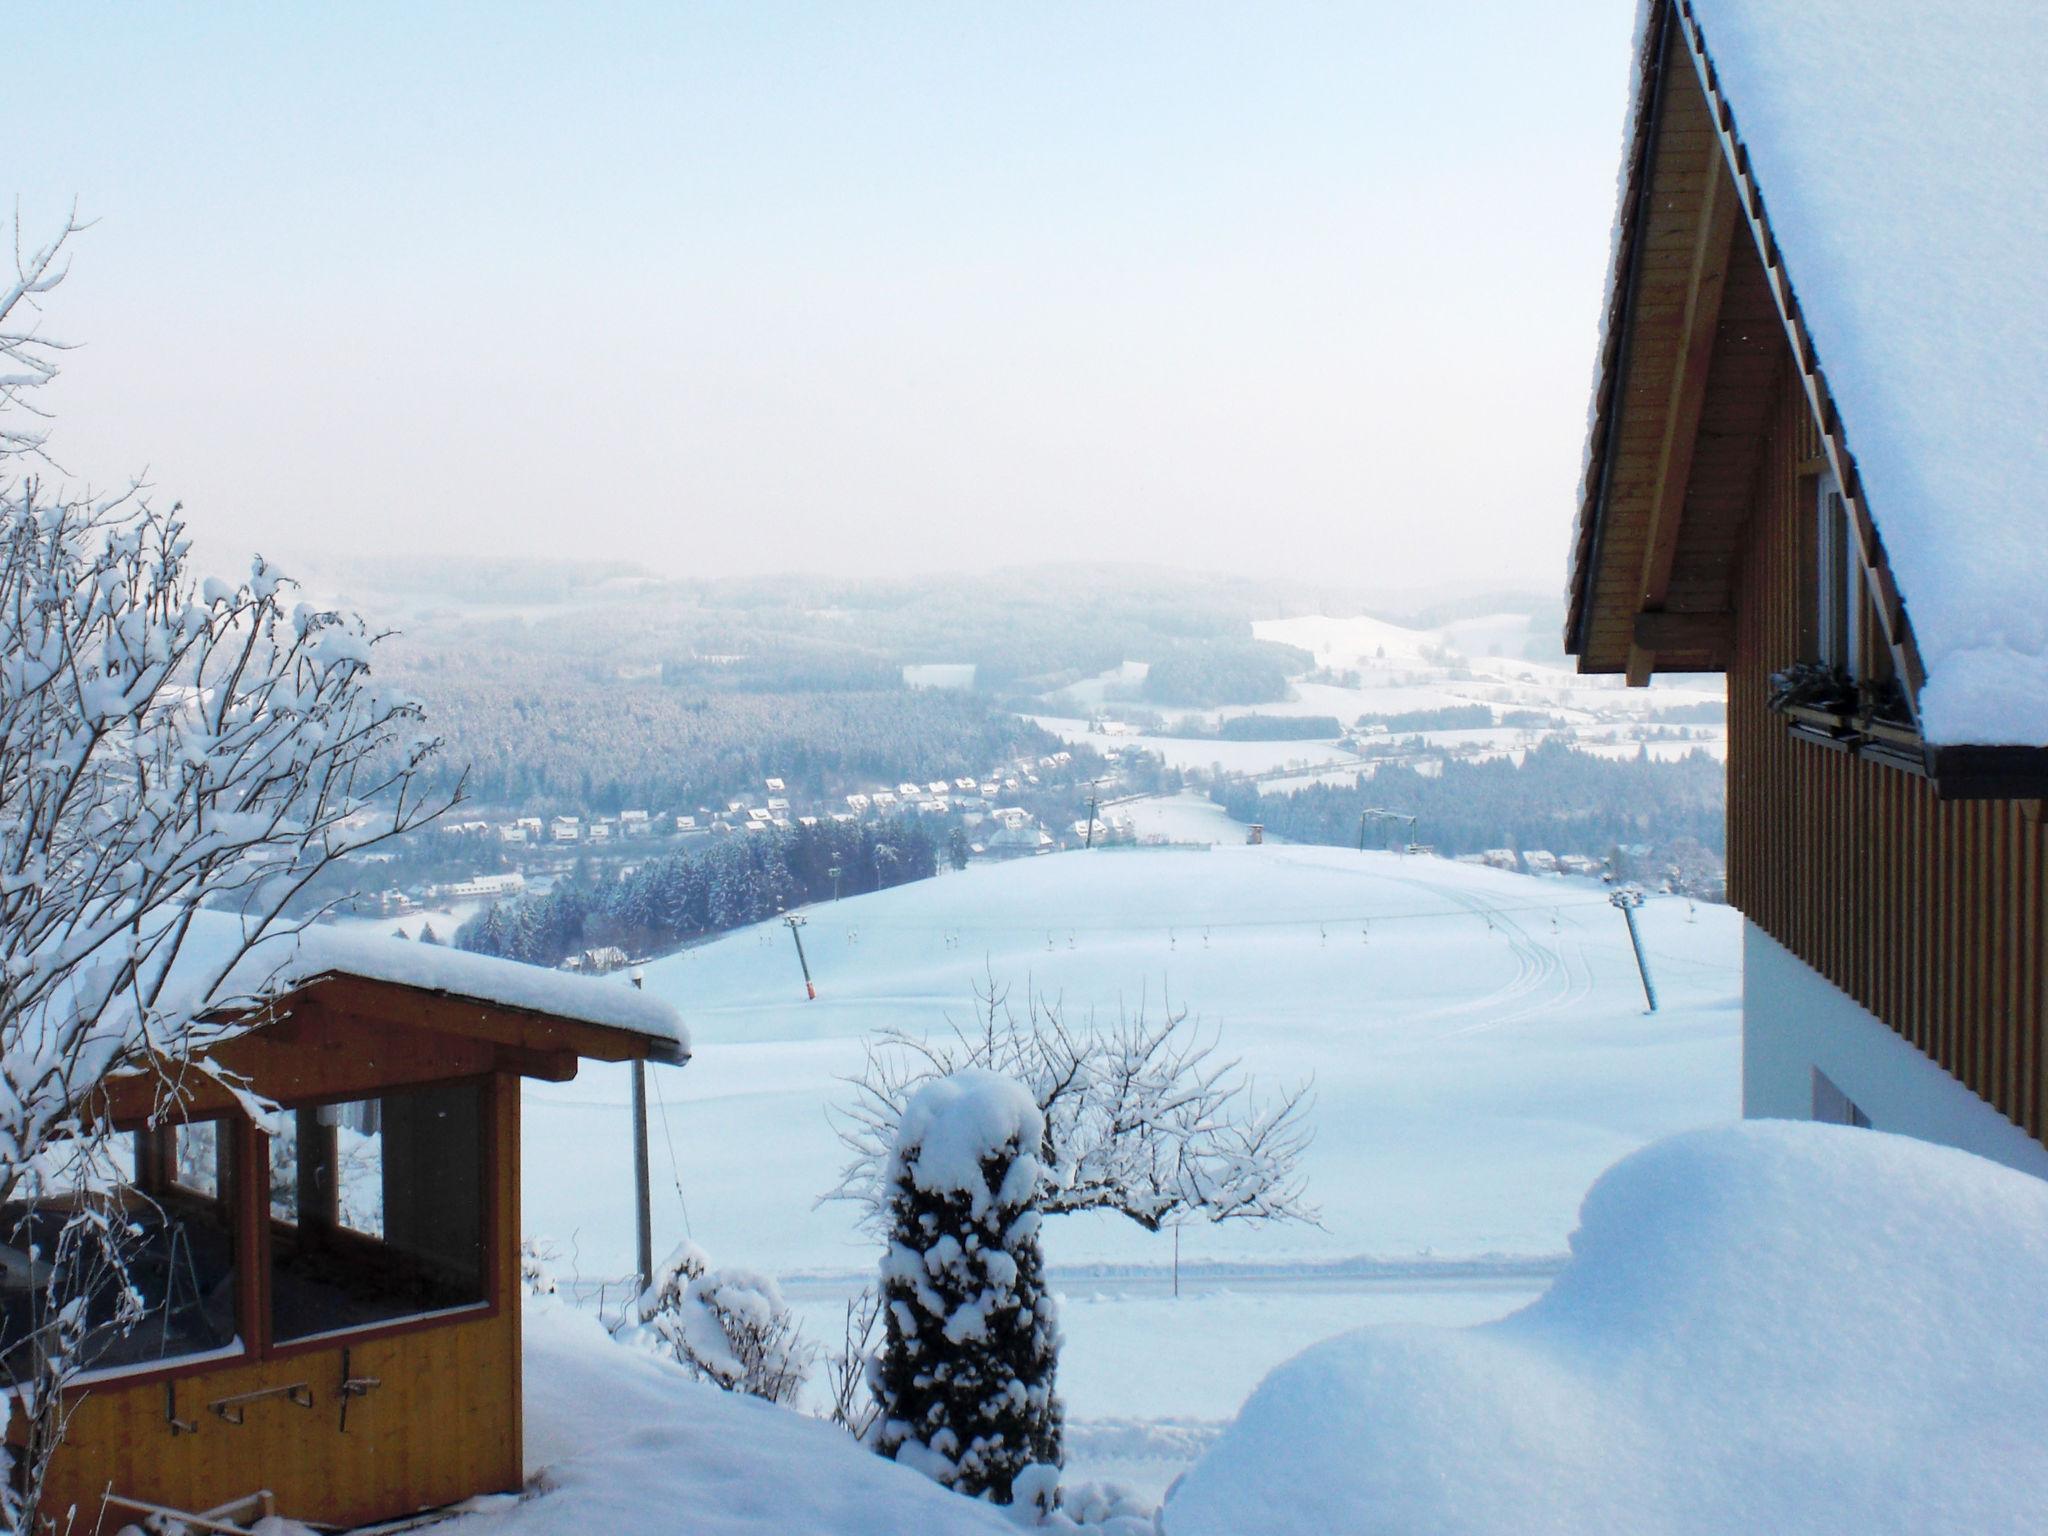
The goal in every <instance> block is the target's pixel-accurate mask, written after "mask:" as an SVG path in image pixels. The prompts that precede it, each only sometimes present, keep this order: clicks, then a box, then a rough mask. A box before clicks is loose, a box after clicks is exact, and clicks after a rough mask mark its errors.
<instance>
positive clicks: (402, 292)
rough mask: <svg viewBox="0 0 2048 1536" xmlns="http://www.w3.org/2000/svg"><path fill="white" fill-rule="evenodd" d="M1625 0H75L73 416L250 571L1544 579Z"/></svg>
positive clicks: (49, 185)
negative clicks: (630, 567)
mask: <svg viewBox="0 0 2048 1536" xmlns="http://www.w3.org/2000/svg"><path fill="white" fill-rule="evenodd" d="M1632 9H1633V7H1632V5H1631V4H1630V3H1629V0H1598V3H1594V0H1588V3H1585V4H1581V5H1577V6H1572V7H1568V8H1551V9H1548V10H1543V11H1540V12H1538V11H1532V10H1531V9H1530V8H1528V7H1516V6H1509V5H1505V4H1482V5H1475V6H1468V7H1460V8H1455V9H1454V10H1446V11H1445V12H1444V13H1443V14H1423V13H1421V12H1420V11H1419V10H1417V9H1416V8H1409V7H1395V6H1379V5H1373V6H1363V7H1359V8H1356V9H1337V8H1328V7H1323V6H1316V5H1307V4H1300V5H1283V6H1274V7H1261V8H1258V9H1257V10H1256V11H1253V10H1249V9H1246V10H1237V9H1231V8H1223V7H1212V6H1193V7H1166V6H1163V5H1131V6H1124V7H1117V8H1100V7H1088V6H1082V5H1078V4H1075V5H1057V6H1046V7H1034V8H1032V9H1030V10H1028V11H1023V10H1019V11H993V10H991V11H977V12H971V13H966V12H941V11H936V10H929V9H925V8H921V7H914V6H904V5H886V6H876V7H868V8H863V9H861V10H859V11H844V10H838V9H824V8H812V7H794V6H773V5H769V6H758V7H749V8H746V9H744V10H742V9H730V10H726V9H713V8H710V7H701V6H691V7H683V8H676V9H670V8H666V7H658V6H651V5H631V4H626V5H618V6H612V7H607V8H605V9H603V10H602V11H598V12H583V11H578V12H574V13H566V12H554V13H551V12H549V11H547V10H544V9H541V8H534V7H507V8H492V9H490V10H488V11H466V10H435V11H431V12H426V13H418V14H415V13H414V12H412V11H409V10H400V9H398V8H396V7H390V6H368V7H360V8H355V9H352V10H350V11H348V12H347V13H323V14H319V15H312V14H307V13H296V12H286V11H273V10H269V9H264V8H259V7H221V8H206V9H203V10H201V9H197V8H192V9H173V8H157V9H152V10H147V11H132V12H120V13H113V12H106V13H96V14H93V15H90V16H83V17H81V16H80V15H79V14H78V13H75V12H74V13H65V12H58V11H50V12H46V13H44V14H42V15H40V16H36V17H30V18H26V19H23V20H21V21H18V22H17V24H16V27H15V28H14V29H13V32H12V34H11V35H12V37H13V40H14V41H15V43H16V49H17V72H18V75H19V77H20V78H22V79H24V80H33V81H35V82H36V86H35V88H34V90H33V92H32V93H30V100H29V101H28V102H27V103H25V105H27V106H28V107H30V108H32V110H26V111H23V112H22V113H21V116H22V117H23V118H24V119H25V121H23V122H22V123H21V124H20V125H19V128H18V131H17V139H16V149H17V165H18V166H19V167H20V169H19V170H18V172H17V175H18V176H19V177H21V178H22V179H21V180H20V181H19V182H18V185H17V190H18V194H19V209H20V218H21V222H22V225H23V238H24V241H25V242H26V243H30V244H34V243H38V242H39V241H40V240H41V239H43V238H45V237H46V236H47V234H48V233H49V232H50V231H52V230H53V229H54V228H55V227H57V226H58V225H59V224H60V223H61V221H62V219H63V217H64V214H65V213H66V211H67V210H68V208H69V207H70V206H71V203H72V200H73V199H74V198H76V199H77V202H78V206H79V208H80V211H81V213H82V215H83V216H85V217H87V218H90V219H95V220H97V223H96V225H95V227H94V228H93V229H91V230H90V231H88V232H87V233H85V234H84V235H82V236H80V237H79V238H78V239H77V241H76V245H75V250H74V253H73V261H74V266H73V275H72V277H71V279H70V280H69V281H68V282H67V283H66V284H65V285H64V286H63V287H62V288H61V289H59V290H58V291H57V292H56V293H54V294H53V295H51V296H50V298H49V300H48V302H47V304H46V311H47V314H48V320H47V330H48V332H49V333H50V334H51V335H54V336H57V337H60V338H62V339H64V340H67V341H72V342H77V343H80V346H79V348H78V350H76V351H74V352H72V353H71V354H69V356H68V357H67V358H66V359H65V361H64V374H63V377H62V379H61V380H60V381H59V383H58V384H57V385H56V386H55V387H54V388H53V389H52V390H51V391H49V401H48V403H49V404H50V406H51V407H52V408H53V409H54V410H55V411H56V412H57V415H58V419H57V421H56V423H55V435H54V437H53V439H52V448H53V451H54V453H55V456H56V457H57V459H58V460H59V461H60V462H61V463H62V464H63V465H64V467H65V468H66V469H68V470H70V471H73V472H74V473H76V474H78V475H80V476H83V477H88V478H90V479H92V480H94V481H95V482H98V483H102V484H105V483H111V482H117V481H119V480H122V479H124V478H126V477H127V476H128V475H129V474H132V473H135V472H138V471H141V470H144V469H147V470H148V472H149V477H150V479H151V481H152V482H153V483H154V484H155V486H156V487H157V490H158V494H159V496H160V498H161V499H162V500H163V501H165V502H168V501H170V500H174V499H175V500H182V501H183V502H185V504H186V506H187V508H188V515H189V517H190V519H191V521H192V524H193V528H194V531H195V534H196V536H197V539H198V542H199V545H200V550H201V554H202V557H203V558H204V559H205V560H206V561H207V563H209V564H212V565H216V566H219V565H224V564H229V563H232V562H233V561H235V560H237V559H239V558H240V557H241V556H242V555H244V554H246V553H247V552H248V551H250V550H255V549H261V550H263V551H265V552H267V553H273V554H276V555H278V556H280V557H281V558H283V559H285V560H286V561H287V562H288V563H289V562H292V561H300V562H304V561H305V560H307V559H308V558H314V559H317V558H320V557H324V556H340V555H345V554H350V553H355V552H360V551H365V550H368V551H372V552H375V553H378V554H384V555H389V554H393V553H403V552H405V551H407V550H413V551H417V552H420V553H434V554H447V555H457V554H470V553H477V552H489V553H492V554H504V555H518V556H528V557H536V558H564V559H567V558H575V559H594V560H606V559H626V560H633V561H636V562H639V563H641V564H644V565H646V566H648V567H650V568H652V569H654V570H656V571H659V572H663V573H665V574H673V575H682V576H705V577H715V576H724V575H766V574H774V573H778V572H784V571H797V572H802V571H812V572H830V573H833V574H843V575H853V576H858V575H889V574H911V573H936V572H950V571H971V570H985V569H991V568H996V567H1002V566H1008V565H1016V564H1027V563H1044V562H1045V561H1048V560H1051V559H1055V558H1060V557H1062V556H1070V557H1071V558H1073V559H1076V560H1080V561H1088V562H1096V561H1106V562H1130V561H1153V562H1159V563H1166V564H1174V565H1184V566H1187V567H1190V568H1195V569H1213V570H1217V571H1225V572H1231V573H1235V574H1239V575H1251V576H1258V577H1268V576H1270V577H1274V578H1277V579H1284V580H1292V581H1303V582H1309V583H1315V582H1318V581H1325V582H1329V583H1330V584H1332V585H1341V586H1345V587H1372V588H1383V589H1385V590H1389V591H1398V590H1403V589H1409V588H1422V587H1429V586H1434V585H1441V584H1443V583H1474V584H1478V585H1482V586H1483V585H1488V584H1504V585H1512V586H1520V587H1528V588H1533V589H1539V590H1540V589H1541V588H1542V587H1544V586H1545V585H1547V584H1549V583H1551V582H1561V580H1562V576H1563V562H1564V554H1565V544H1566V537H1567V532H1568V528H1569V524H1570V518H1571V514H1572V510H1573V505H1574V499H1575V494H1576V490H1577V479H1578V468H1579V463H1580V451H1581V445H1582V436H1583V430H1584V428H1583V423H1584V415H1585V396H1586V390H1587V387H1588V381H1589V379H1590V375H1591V368H1592V360H1593V348H1594V342H1595V336H1596V330H1597V319H1598V310H1599V304H1600V292H1599V286H1600V278H1601V274H1602V271H1603V269H1604V263H1605V260H1606V254H1607V240H1608V226H1609V221H1610V217H1611V213H1612V202H1613V188H1614V175H1615V168H1616V164H1617V162H1618V159H1619V155H1620V141H1621V116H1622V110H1623V104H1624V91H1625V85H1626V72H1627V51H1628V45H1629V31H1630V24H1629V21H1630V12H1631V10H1632ZM173 80H175V81H179V82H181V87H180V89H179V90H178V92H177V93H176V94H174V95H173V94H167V93H166V92H165V91H164V90H163V88H162V86H163V82H166V81H173Z"/></svg>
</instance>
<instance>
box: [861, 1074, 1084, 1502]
mask: <svg viewBox="0 0 2048 1536" xmlns="http://www.w3.org/2000/svg"><path fill="white" fill-rule="evenodd" d="M1044 1134H1045V1121H1044V1117H1043V1116H1042V1115H1041V1114H1040V1113H1039V1109H1038V1106H1037V1104H1036V1103H1035V1102H1034V1101H1033V1100H1032V1097H1031V1095H1030V1094H1029V1093H1027V1092H1026V1091H1025V1090H1024V1089H1023V1088H1022V1087H1021V1086H1019V1085H1018V1084H1017V1083H1015V1082H1013V1081H1012V1080H1011V1079H1009V1078H1006V1077H1002V1076H999V1075H998V1074H996V1073H993V1072H988V1071H983V1070H981V1069H979V1068H970V1069H968V1070H966V1071H962V1072H957V1073H955V1074H953V1075H952V1076H951V1077H945V1078H939V1079H937V1080H935V1081H933V1082H930V1083H927V1084H926V1085H925V1086H924V1087H923V1088H921V1089H919V1090H918V1092H917V1093H916V1094H915V1095H914V1096H913V1097H912V1098H911V1100H910V1102H909V1104H908V1105H907V1106H906V1107H905V1109H904V1114H903V1119H902V1123H901V1127H900V1130H899V1133H898V1136H897V1140H896V1147H895V1152H894V1154H893V1155H892V1157H891V1158H890V1166H889V1186H890V1194H889V1214H890V1221H891V1231H890V1240H889V1249H888V1253H887V1254H886V1255H885V1257H884V1258H883V1260H882V1304H883V1316H884V1319H885V1328H886V1335H885V1339H884V1342H883V1346H882V1353H881V1355H880V1356H879V1358H878V1359H877V1361H876V1363H875V1367H874V1375H873V1383H874V1389H875V1396H876V1399H877V1401H878V1403H879V1405H880V1409H881V1418H880V1421H879V1422H878V1424H877V1426H876V1429H875V1447H876V1449H877V1450H879V1451H880V1452H881V1453H882V1454H883V1455H885V1456H889V1457H892V1458H893V1459H895V1460H897V1461H900V1462H902V1463H903V1464H904V1465H906V1466H911V1467H915V1468H916V1469H917V1470H919V1471H921V1472H924V1473H925V1474H926V1475H928V1476H930V1477H931V1478H933V1479H934V1480H935V1481H937V1482H940V1483H943V1484H945V1485H946V1486H948V1487H950V1488H954V1489H957V1490H958V1491H959V1492H961V1493H966V1494H970V1495H974V1496H977V1497H986V1498H988V1499H990V1500H991V1501H993V1502H995V1503H998V1504H1007V1503H1009V1502H1010V1500H1011V1497H1012V1490H1013V1485H1014V1484H1015V1483H1016V1481H1017V1479H1018V1476H1019V1474H1021V1473H1023V1472H1024V1470H1025V1469H1026V1468H1028V1467H1032V1466H1043V1465H1057V1464H1058V1462H1059V1460H1060V1427H1061V1419H1062V1413H1061V1409H1060V1403H1059V1399H1058V1398H1057V1396H1055V1394H1054V1391H1053V1373H1054V1369H1055V1367H1056V1366H1057V1364H1058V1358H1059V1344H1060V1337H1059V1326H1058V1320H1057V1318H1056V1316H1055V1313H1054V1310H1053V1302H1052V1298H1051V1296H1050V1295H1049V1294H1048V1293H1047V1291H1046V1289H1045V1260H1044V1256H1043V1254H1042V1252H1041V1251H1040V1248H1039V1242H1038V1228H1039V1212H1038V1188H1039V1184H1040V1179H1041V1173H1042V1170H1041V1168H1040V1165H1039V1159H1038V1148H1039V1144H1040V1142H1041V1140H1042V1139H1043V1137H1044Z"/></svg>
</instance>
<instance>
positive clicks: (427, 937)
mask: <svg viewBox="0 0 2048 1536" xmlns="http://www.w3.org/2000/svg"><path fill="white" fill-rule="evenodd" d="M420 942H421V943H422V944H439V943H440V942H441V935H439V934H438V933H436V932H434V925H433V924H432V923H421V924H420Z"/></svg>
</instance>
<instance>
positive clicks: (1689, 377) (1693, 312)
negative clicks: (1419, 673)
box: [1628, 138, 1740, 688]
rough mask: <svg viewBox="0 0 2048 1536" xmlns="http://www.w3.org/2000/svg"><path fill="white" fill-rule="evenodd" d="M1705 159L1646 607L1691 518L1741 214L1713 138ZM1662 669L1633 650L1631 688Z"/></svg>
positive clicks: (1666, 589) (1648, 545) (1667, 573)
mask: <svg viewBox="0 0 2048 1536" xmlns="http://www.w3.org/2000/svg"><path fill="white" fill-rule="evenodd" d="M1701 158H1702V162H1703V164H1702V172H1703V180H1704V182H1705V188H1706V190H1705V193H1704V194H1703V197H1702V200H1701V205H1700V214H1699V219H1700V223H1699V233H1698V236H1697V237H1696V238H1695V239H1694V241H1693V251H1692V267H1691V270H1690V271H1689V272H1688V273H1687V275H1686V283H1685V318H1684V321H1683V323H1682V324H1681V326H1680V329H1679V336H1680V338H1681V339H1680V344H1679V349H1678V356H1677V358H1676V359H1675V361H1674V363H1673V367H1672V377H1671V390H1670V394H1669V395H1668V397H1667V403H1666V406H1665V411H1664V432H1663V436H1662V438H1661V439H1660V442H1659V446H1658V450H1657V478H1656V481H1655V488H1654V489H1653V490H1652V492H1651V494H1650V526H1649V531H1648V534H1647V536H1646V537H1645V539H1644V548H1643V566H1642V581H1641V592H1640V601H1641V604H1642V607H1643V608H1644V609H1646V610H1655V609H1658V608H1661V607H1662V606H1663V604H1664V600H1665V598H1666V597H1667V596H1668V595H1669V593H1670V590H1671V570H1672V567H1673V565H1675V564H1676V563H1677V560H1678V535H1679V529H1680V525H1681V524H1682V523H1683V522H1684V519H1685V492H1686V486H1687V484H1688V482H1689V481H1690V480H1691V478H1692V460H1693V451H1694V449H1695V448H1696V447H1697V446H1698V444H1699V436H1700V411H1701V408H1702V407H1703V406H1704V405H1705V404H1706V399H1707V374H1708V371H1709V370H1710V369H1711V368H1712V366H1713V361H1714V340H1715V337H1716V335H1717V333H1718V326H1719V322H1720V318H1721V298H1722V295H1723V294H1724V293H1725V292H1726V291H1727V287H1728V268H1729V266H1730V264H1731V262H1732V259H1733V253H1734V244H1735V226H1736V221H1737V216H1738V214H1739V213H1740V206H1739V202H1738V199H1737V198H1736V195H1735V183H1734V182H1733V181H1732V180H1731V179H1730V177H1729V175H1728V170H1727V167H1726V166H1725V165H1724V164H1723V163H1722V157H1721V146H1720V143H1719V142H1718V141H1717V140H1714V139H1711V138H1710V139H1708V140H1707V143H1706V146H1705V149H1704V151H1703V153H1702V156H1701ZM1655 666H1656V654H1655V651H1654V650H1653V649H1651V648H1649V647H1646V646H1644V645H1642V644H1641V643H1640V641H1638V642H1637V643H1636V644H1634V645H1632V646H1630V647H1629V657H1628V681H1629V686H1630V687H1635V688H1640V687H1642V686H1643V685H1644V684H1646V683H1648V682H1649V680H1650V673H1651V671H1652V670H1653V669H1654V668H1655Z"/></svg>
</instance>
